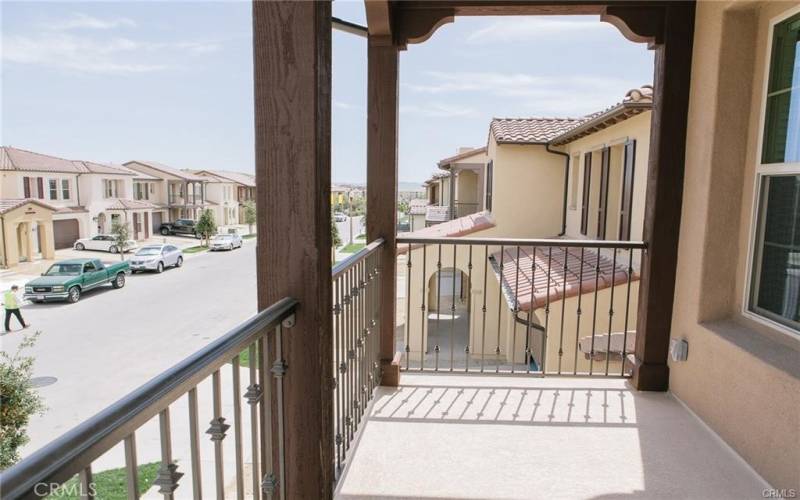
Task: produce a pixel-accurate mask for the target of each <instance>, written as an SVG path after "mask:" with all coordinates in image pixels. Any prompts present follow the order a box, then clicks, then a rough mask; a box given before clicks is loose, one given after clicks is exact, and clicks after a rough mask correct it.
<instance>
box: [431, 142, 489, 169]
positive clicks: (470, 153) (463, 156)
mask: <svg viewBox="0 0 800 500" xmlns="http://www.w3.org/2000/svg"><path fill="white" fill-rule="evenodd" d="M485 152H486V146H483V147H481V148H474V149H470V150H469V151H464V152H461V153H458V154H457V155H453V156H451V157H449V158H444V159H443V160H439V163H438V165H439V167H440V168H441V167H444V166H446V165H449V164H451V163H453V162H456V161H459V160H464V159H466V158H469V157H471V156H475V155H479V154H482V153H485Z"/></svg>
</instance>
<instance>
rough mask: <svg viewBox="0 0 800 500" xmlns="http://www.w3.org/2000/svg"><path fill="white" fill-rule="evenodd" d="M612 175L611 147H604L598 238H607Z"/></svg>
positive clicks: (601, 163) (601, 160)
mask: <svg viewBox="0 0 800 500" xmlns="http://www.w3.org/2000/svg"><path fill="white" fill-rule="evenodd" d="M610 175H611V148H609V147H605V148H603V152H602V154H601V156H600V196H599V197H598V199H599V204H598V207H597V239H598V240H604V239H606V221H607V219H608V180H609V179H608V178H609V176H610Z"/></svg>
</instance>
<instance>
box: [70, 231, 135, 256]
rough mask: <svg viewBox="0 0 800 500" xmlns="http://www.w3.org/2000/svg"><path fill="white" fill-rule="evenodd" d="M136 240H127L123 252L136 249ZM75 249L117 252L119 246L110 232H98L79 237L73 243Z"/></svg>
mask: <svg viewBox="0 0 800 500" xmlns="http://www.w3.org/2000/svg"><path fill="white" fill-rule="evenodd" d="M136 247H137V245H136V241H134V240H128V241H126V242H125V246H124V248H123V249H122V251H123V252H129V251H131V250H136ZM73 248H75V250H101V251H103V252H110V253H119V247H118V246H117V242H116V240H115V238H114V237H113V236H111V235H110V234H98V235H97V236H93V237H91V238H81V239H79V240H77V241H76V242H75V244H74V245H73Z"/></svg>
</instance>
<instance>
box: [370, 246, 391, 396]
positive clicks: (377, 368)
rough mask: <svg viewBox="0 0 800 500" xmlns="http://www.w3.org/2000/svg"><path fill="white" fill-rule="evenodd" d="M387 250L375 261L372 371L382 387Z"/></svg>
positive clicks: (377, 382) (378, 254)
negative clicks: (383, 281)
mask: <svg viewBox="0 0 800 500" xmlns="http://www.w3.org/2000/svg"><path fill="white" fill-rule="evenodd" d="M386 251H387V250H386V248H383V249H382V250H381V252H380V253H376V254H375V261H374V270H375V293H374V297H373V298H374V300H375V320H374V322H375V326H376V329H375V330H376V335H375V345H374V347H373V349H374V352H373V354H372V371H373V373H374V374H375V380H376V385H380V382H381V364H380V359H381V335H380V331H381V296H380V294H381V274H382V273H381V259H382V258H383V252H386Z"/></svg>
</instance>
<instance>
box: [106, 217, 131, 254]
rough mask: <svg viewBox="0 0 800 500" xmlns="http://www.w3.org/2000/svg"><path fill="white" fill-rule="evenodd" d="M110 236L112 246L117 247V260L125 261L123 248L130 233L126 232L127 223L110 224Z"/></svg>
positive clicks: (115, 222)
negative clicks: (112, 242) (112, 240)
mask: <svg viewBox="0 0 800 500" xmlns="http://www.w3.org/2000/svg"><path fill="white" fill-rule="evenodd" d="M111 236H113V237H114V245H115V246H116V247H117V251H118V252H119V259H120V260H125V246H126V245H127V243H128V240H129V239H130V231H129V230H128V223H127V222H117V221H114V222H112V223H111Z"/></svg>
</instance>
